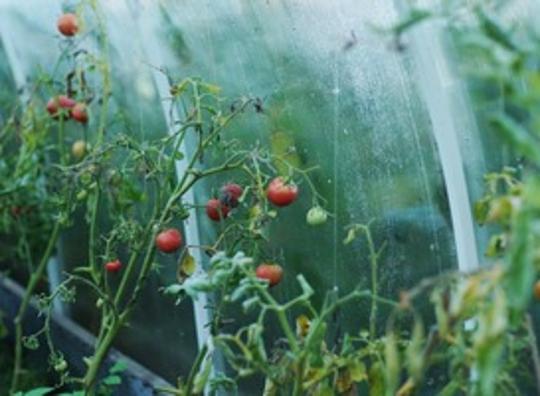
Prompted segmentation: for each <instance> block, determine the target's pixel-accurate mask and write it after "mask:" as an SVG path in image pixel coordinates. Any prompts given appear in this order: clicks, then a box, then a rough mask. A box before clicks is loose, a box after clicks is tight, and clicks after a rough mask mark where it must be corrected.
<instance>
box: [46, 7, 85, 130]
mask: <svg viewBox="0 0 540 396" xmlns="http://www.w3.org/2000/svg"><path fill="white" fill-rule="evenodd" d="M57 27H58V31H59V32H60V33H61V34H63V35H64V36H66V37H72V36H74V35H76V34H77V32H78V31H79V22H78V20H77V16H76V15H75V14H71V13H66V14H64V15H62V16H61V17H60V18H58V22H57ZM47 111H48V113H49V114H50V115H51V117H53V118H54V119H59V118H62V119H68V118H72V119H73V120H75V121H77V122H80V123H81V124H86V123H87V122H88V111H87V109H86V104H85V103H82V102H77V101H76V100H74V99H73V98H70V97H69V96H67V95H58V96H55V97H53V98H51V99H49V101H48V102H47Z"/></svg>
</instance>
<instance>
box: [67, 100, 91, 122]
mask: <svg viewBox="0 0 540 396" xmlns="http://www.w3.org/2000/svg"><path fill="white" fill-rule="evenodd" d="M71 118H73V119H74V120H75V121H77V122H80V123H81V124H86V123H87V122H88V113H87V112H86V105H85V104H84V103H77V104H76V105H75V106H73V108H72V109H71Z"/></svg>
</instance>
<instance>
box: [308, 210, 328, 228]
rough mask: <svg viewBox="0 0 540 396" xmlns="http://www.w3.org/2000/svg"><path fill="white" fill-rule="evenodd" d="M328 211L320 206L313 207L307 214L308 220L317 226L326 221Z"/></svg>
mask: <svg viewBox="0 0 540 396" xmlns="http://www.w3.org/2000/svg"><path fill="white" fill-rule="evenodd" d="M327 219H328V213H327V212H326V210H324V209H323V208H321V207H320V206H314V207H312V208H311V209H310V210H309V211H308V212H307V215H306V221H307V223H308V224H309V225H312V226H316V225H321V224H324V223H326V220H327Z"/></svg>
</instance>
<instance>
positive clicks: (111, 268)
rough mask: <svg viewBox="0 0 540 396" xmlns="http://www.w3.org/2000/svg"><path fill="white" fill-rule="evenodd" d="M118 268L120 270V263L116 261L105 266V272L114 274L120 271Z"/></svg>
mask: <svg viewBox="0 0 540 396" xmlns="http://www.w3.org/2000/svg"><path fill="white" fill-rule="evenodd" d="M120 268H122V263H121V262H120V260H118V259H117V260H114V261H109V262H108V263H106V264H105V270H106V271H107V272H110V273H116V272H118V271H120Z"/></svg>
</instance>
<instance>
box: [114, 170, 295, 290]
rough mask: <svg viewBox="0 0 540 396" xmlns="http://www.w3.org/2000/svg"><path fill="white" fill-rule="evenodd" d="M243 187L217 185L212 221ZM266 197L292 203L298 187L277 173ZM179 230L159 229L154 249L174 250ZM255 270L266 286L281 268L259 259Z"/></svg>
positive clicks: (237, 197)
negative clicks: (260, 262) (219, 186)
mask: <svg viewBox="0 0 540 396" xmlns="http://www.w3.org/2000/svg"><path fill="white" fill-rule="evenodd" d="M243 193H244V189H243V188H242V187H241V186H240V185H238V184H236V183H228V184H226V185H225V186H223V187H222V188H221V196H220V197H219V198H212V199H210V200H209V201H208V202H207V204H206V215H207V216H208V217H209V218H210V219H211V220H213V221H221V220H223V219H225V218H226V217H227V216H228V215H229V213H230V211H231V209H233V208H236V207H237V206H238V205H239V203H240V199H241V198H242V195H243ZM266 197H267V199H268V200H269V201H270V202H271V203H272V204H274V205H276V206H279V207H283V206H287V205H290V204H292V203H293V202H294V201H295V200H296V198H297V197H298V187H297V186H296V185H294V184H290V183H286V182H285V181H284V180H283V179H282V178H281V177H277V178H275V179H273V180H272V181H271V182H270V183H269V185H268V187H267V190H266ZM182 243H183V238H182V234H181V232H180V231H179V230H177V229H176V228H168V229H165V230H163V231H161V232H160V233H159V234H158V235H157V236H156V239H155V246H156V248H157V250H159V251H160V252H163V253H174V252H176V251H177V250H178V249H180V247H181V246H182ZM121 268H122V263H121V262H120V260H113V261H110V262H108V263H106V264H105V270H106V271H107V272H110V273H116V272H118V271H120V269H121ZM255 274H256V276H257V277H258V278H259V279H263V280H266V281H267V282H268V283H269V285H270V286H275V285H277V284H278V283H279V282H281V279H282V277H283V268H282V267H281V266H280V265H278V264H271V263H263V264H261V265H259V266H258V267H257V268H256V270H255Z"/></svg>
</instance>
